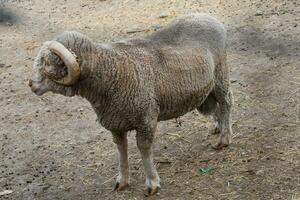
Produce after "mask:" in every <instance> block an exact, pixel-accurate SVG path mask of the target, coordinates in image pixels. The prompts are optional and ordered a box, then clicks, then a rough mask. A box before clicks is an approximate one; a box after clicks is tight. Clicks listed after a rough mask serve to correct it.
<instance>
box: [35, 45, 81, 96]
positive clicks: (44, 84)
mask: <svg viewBox="0 0 300 200" xmlns="http://www.w3.org/2000/svg"><path fill="white" fill-rule="evenodd" d="M79 77H80V67H79V64H78V62H77V60H76V55H75V54H74V53H73V52H72V51H71V50H68V49H67V48H66V47H65V46H64V45H63V44H62V43H60V42H58V41H47V42H45V43H44V44H43V46H42V47H41V49H40V51H39V53H38V55H37V57H36V59H35V61H34V65H33V72H32V77H31V79H30V80H29V86H30V88H31V90H32V91H33V92H34V93H35V94H36V95H39V96H40V95H42V94H44V93H45V92H48V91H52V92H54V93H60V94H63V95H66V96H72V95H74V94H73V91H72V85H74V84H75V83H76V82H77V81H78V79H79Z"/></svg>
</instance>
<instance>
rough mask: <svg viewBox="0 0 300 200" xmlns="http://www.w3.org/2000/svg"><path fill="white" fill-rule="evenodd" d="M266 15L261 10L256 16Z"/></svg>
mask: <svg viewBox="0 0 300 200" xmlns="http://www.w3.org/2000/svg"><path fill="white" fill-rule="evenodd" d="M263 14H264V13H263V11H261V10H257V11H256V13H255V16H262V15H263Z"/></svg>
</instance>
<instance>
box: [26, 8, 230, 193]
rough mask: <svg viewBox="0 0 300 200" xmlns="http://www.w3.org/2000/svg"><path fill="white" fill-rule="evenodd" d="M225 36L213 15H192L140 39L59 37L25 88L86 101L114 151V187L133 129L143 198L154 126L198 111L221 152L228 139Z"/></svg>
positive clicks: (121, 180)
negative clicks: (210, 122)
mask: <svg viewBox="0 0 300 200" xmlns="http://www.w3.org/2000/svg"><path fill="white" fill-rule="evenodd" d="M225 43H226V31H225V29H224V27H223V25H222V24H221V23H220V22H219V21H217V20H216V19H215V18H213V17H211V16H209V15H206V14H190V15H185V16H182V17H180V18H178V19H177V20H175V21H174V22H173V23H171V24H170V25H168V26H166V27H165V28H162V29H160V30H158V31H157V32H154V33H152V34H151V35H149V36H146V37H144V38H140V39H129V40H124V41H120V42H114V43H106V44H101V43H94V42H92V40H91V39H89V38H88V37H86V36H84V35H82V34H80V33H78V32H74V31H71V32H64V33H62V34H61V35H59V36H57V37H56V38H54V39H53V40H52V41H47V42H45V43H44V44H43V46H42V47H41V49H40V51H39V53H38V55H37V57H36V59H35V62H34V67H33V76H32V78H31V80H30V81H29V86H30V87H31V90H32V91H33V92H34V93H35V94H37V95H42V94H44V93H45V92H47V91H52V92H54V93H59V94H62V95H65V96H74V95H79V96H82V97H84V98H86V99H87V100H88V101H89V102H90V103H91V105H92V107H93V109H94V110H95V112H96V114H97V117H98V119H99V122H100V123H101V125H102V126H103V127H105V128H106V129H108V130H109V131H111V133H112V136H113V141H114V142H115V143H116V145H117V148H118V152H119V175H118V176H117V180H116V185H115V190H118V191H119V190H123V189H125V188H126V187H127V186H128V184H129V169H128V155H127V132H128V131H131V130H136V140H137V146H138V149H139V151H140V153H141V156H142V161H143V165H144V168H145V174H146V186H147V188H148V193H149V194H151V195H152V194H155V193H157V191H158V189H159V188H160V178H159V175H158V173H157V171H156V168H155V165H154V163H153V156H152V144H153V139H154V134H155V130H156V126H157V122H158V121H163V120H168V119H172V118H177V117H179V116H182V115H184V114H185V113H187V112H189V111H191V110H193V109H198V110H199V111H200V113H203V114H211V115H212V116H213V118H214V120H215V124H216V125H215V128H214V131H215V132H219V133H220V135H219V137H218V141H217V143H216V144H214V145H213V146H214V147H215V148H222V147H225V146H227V145H229V143H230V141H231V134H232V130H231V116H230V115H231V114H230V113H231V106H232V93H231V89H230V83H229V69H228V67H227V65H226V45H225Z"/></svg>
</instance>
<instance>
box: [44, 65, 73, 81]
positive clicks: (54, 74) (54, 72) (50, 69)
mask: <svg viewBox="0 0 300 200" xmlns="http://www.w3.org/2000/svg"><path fill="white" fill-rule="evenodd" d="M44 73H45V75H46V76H47V77H48V78H50V79H52V80H60V79H62V78H64V77H65V76H66V75H67V73H68V72H67V67H66V66H64V67H55V66H52V65H48V66H45V68H44Z"/></svg>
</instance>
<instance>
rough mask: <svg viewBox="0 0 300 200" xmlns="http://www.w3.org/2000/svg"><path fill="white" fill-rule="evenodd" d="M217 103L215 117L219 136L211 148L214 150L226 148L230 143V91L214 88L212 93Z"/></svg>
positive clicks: (231, 100)
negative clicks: (217, 122)
mask: <svg viewBox="0 0 300 200" xmlns="http://www.w3.org/2000/svg"><path fill="white" fill-rule="evenodd" d="M214 94H215V96H216V99H217V102H218V105H219V106H218V109H217V111H216V116H217V118H218V121H219V128H220V132H221V134H220V136H219V138H218V141H217V143H216V144H215V145H213V147H214V148H215V149H221V148H223V147H226V146H228V145H229V144H230V143H231V135H232V128H231V109H232V104H233V98H232V92H231V89H230V88H229V87H228V89H225V90H224V88H218V87H216V89H215V92H214Z"/></svg>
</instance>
